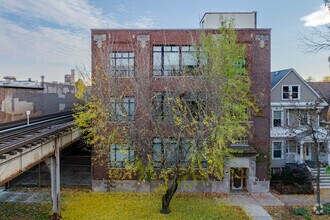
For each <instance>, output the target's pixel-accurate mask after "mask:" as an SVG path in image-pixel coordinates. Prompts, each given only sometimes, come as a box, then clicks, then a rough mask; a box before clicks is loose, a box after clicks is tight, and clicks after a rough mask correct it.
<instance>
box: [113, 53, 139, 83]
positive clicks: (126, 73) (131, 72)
mask: <svg viewBox="0 0 330 220" xmlns="http://www.w3.org/2000/svg"><path fill="white" fill-rule="evenodd" d="M119 55H120V56H119ZM124 55H126V56H124ZM119 60H127V63H128V65H127V66H122V67H125V68H123V69H121V68H118V67H119V66H118V67H117V62H119ZM130 60H133V66H132V69H131V66H130V65H129V63H130ZM113 63H114V64H115V66H113V65H112V64H113ZM110 74H111V76H112V77H134V76H135V54H134V52H132V51H111V52H110Z"/></svg>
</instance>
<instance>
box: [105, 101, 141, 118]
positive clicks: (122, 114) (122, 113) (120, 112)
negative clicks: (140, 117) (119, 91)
mask: <svg viewBox="0 0 330 220" xmlns="http://www.w3.org/2000/svg"><path fill="white" fill-rule="evenodd" d="M126 99H128V102H126V101H125V100H126ZM135 103H136V101H135V97H134V96H124V97H111V98H110V106H111V107H110V108H111V110H110V111H111V112H112V113H114V114H112V115H110V117H111V119H112V120H119V121H121V120H125V119H126V120H128V121H134V119H135V114H136V109H135V108H136V105H135ZM126 104H127V105H128V112H127V111H126V109H125V105H126ZM131 105H133V107H132V106H131ZM117 106H119V107H117ZM131 109H133V113H132V112H131Z"/></svg>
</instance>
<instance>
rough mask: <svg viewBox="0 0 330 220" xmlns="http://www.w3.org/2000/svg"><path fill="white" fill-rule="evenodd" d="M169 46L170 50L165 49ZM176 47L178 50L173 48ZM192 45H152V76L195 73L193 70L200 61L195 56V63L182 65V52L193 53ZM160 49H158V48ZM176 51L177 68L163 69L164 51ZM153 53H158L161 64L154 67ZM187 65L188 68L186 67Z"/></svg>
mask: <svg viewBox="0 0 330 220" xmlns="http://www.w3.org/2000/svg"><path fill="white" fill-rule="evenodd" d="M168 47H170V48H171V50H170V51H169V50H165V49H166V48H168ZM175 47H178V50H177V51H176V50H173V48H175ZM185 47H188V50H187V51H186V50H183V48H185ZM193 48H194V46H192V45H153V49H152V56H153V63H152V75H153V76H182V75H183V73H189V74H188V75H197V73H196V71H194V70H195V69H196V68H197V67H199V66H200V62H199V60H198V59H197V57H196V65H184V57H183V54H188V53H195V50H194V49H193ZM159 49H160V50H159ZM171 52H173V53H174V52H178V69H165V53H171ZM155 54H160V60H158V61H160V63H161V65H160V66H158V65H157V67H158V68H156V65H155V57H156V56H155ZM187 67H188V68H187Z"/></svg>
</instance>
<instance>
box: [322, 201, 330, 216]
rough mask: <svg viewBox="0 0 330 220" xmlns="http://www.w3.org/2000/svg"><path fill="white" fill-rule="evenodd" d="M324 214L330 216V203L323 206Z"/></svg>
mask: <svg viewBox="0 0 330 220" xmlns="http://www.w3.org/2000/svg"><path fill="white" fill-rule="evenodd" d="M323 212H324V214H327V215H328V214H330V202H328V203H325V204H323Z"/></svg>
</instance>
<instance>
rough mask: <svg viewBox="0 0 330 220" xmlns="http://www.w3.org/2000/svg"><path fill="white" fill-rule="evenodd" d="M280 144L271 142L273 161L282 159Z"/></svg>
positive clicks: (279, 142)
mask: <svg viewBox="0 0 330 220" xmlns="http://www.w3.org/2000/svg"><path fill="white" fill-rule="evenodd" d="M282 144H283V143H282V142H281V141H274V142H273V159H282Z"/></svg>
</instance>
